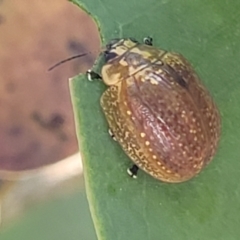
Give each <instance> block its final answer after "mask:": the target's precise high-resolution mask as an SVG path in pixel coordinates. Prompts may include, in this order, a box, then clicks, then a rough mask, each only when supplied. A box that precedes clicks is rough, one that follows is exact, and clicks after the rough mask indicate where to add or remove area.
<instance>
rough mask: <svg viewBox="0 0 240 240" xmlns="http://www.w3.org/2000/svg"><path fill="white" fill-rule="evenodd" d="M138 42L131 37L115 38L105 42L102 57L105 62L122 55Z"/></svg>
mask: <svg viewBox="0 0 240 240" xmlns="http://www.w3.org/2000/svg"><path fill="white" fill-rule="evenodd" d="M137 44H138V41H136V40H135V39H133V38H115V39H112V40H111V41H110V42H109V43H107V44H106V50H105V51H104V52H103V53H104V58H105V61H106V63H109V62H112V61H114V60H115V59H118V58H119V57H122V56H123V55H124V54H125V53H126V52H127V51H128V50H129V49H131V48H132V47H134V46H135V45H137Z"/></svg>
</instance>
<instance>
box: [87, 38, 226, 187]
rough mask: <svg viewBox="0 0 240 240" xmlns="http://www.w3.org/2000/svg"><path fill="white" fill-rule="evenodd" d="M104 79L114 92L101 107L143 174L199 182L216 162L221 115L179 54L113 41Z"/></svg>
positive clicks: (149, 43) (132, 173)
mask: <svg viewBox="0 0 240 240" xmlns="http://www.w3.org/2000/svg"><path fill="white" fill-rule="evenodd" d="M103 55H104V60H105V63H104V64H103V66H102V69H101V76H100V75H98V74H97V73H95V72H93V71H92V70H89V71H88V72H87V73H88V78H89V80H91V79H93V78H98V77H101V78H102V80H103V82H104V83H105V84H106V85H107V86H109V87H108V88H107V90H106V91H105V92H104V93H103V94H102V96H101V100H100V104H101V107H102V110H103V112H104V114H105V117H106V120H107V122H108V124H109V128H110V131H111V135H112V137H114V139H115V140H116V141H117V142H118V143H119V144H120V145H121V147H122V149H123V150H124V151H125V153H126V154H127V155H128V156H129V157H130V159H131V160H132V161H133V162H134V165H133V167H131V168H129V169H128V173H129V175H130V176H132V177H136V176H137V171H138V168H140V169H142V170H144V171H145V172H146V173H148V174H150V175H151V176H152V177H154V178H156V179H159V180H161V181H163V182H169V183H177V182H184V181H187V180H189V179H191V178H193V177H194V176H196V175H197V174H198V173H199V172H200V171H201V170H202V169H203V168H204V167H205V166H206V165H207V164H208V163H209V162H210V161H211V159H212V158H213V156H214V155H215V153H216V150H217V146H218V142H219V138H220V126H221V120H220V114H219V111H218V109H217V107H216V105H215V103H214V101H213V99H212V97H211V96H210V94H209V92H208V90H207V89H206V88H205V87H204V86H203V84H202V82H201V81H200V79H199V77H198V76H197V74H196V72H195V71H194V69H193V68H192V66H191V65H190V63H189V62H188V61H187V60H186V59H185V58H184V57H183V56H182V55H181V54H178V53H173V52H168V51H165V50H162V49H159V48H156V47H153V46H152V38H150V37H147V38H145V39H144V42H143V43H140V42H138V41H136V40H135V39H133V38H118V39H113V40H111V41H110V42H109V43H108V44H107V45H106V49H105V51H104V52H103Z"/></svg>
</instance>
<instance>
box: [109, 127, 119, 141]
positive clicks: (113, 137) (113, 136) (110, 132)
mask: <svg viewBox="0 0 240 240" xmlns="http://www.w3.org/2000/svg"><path fill="white" fill-rule="evenodd" d="M108 133H109V135H110V137H111V138H112V139H113V140H114V141H117V139H116V138H115V135H114V133H113V132H112V130H111V129H110V128H109V129H108Z"/></svg>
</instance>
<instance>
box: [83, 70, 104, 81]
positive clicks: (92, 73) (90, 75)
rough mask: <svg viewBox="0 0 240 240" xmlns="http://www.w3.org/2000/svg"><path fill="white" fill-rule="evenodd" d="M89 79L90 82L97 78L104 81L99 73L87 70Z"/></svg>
mask: <svg viewBox="0 0 240 240" xmlns="http://www.w3.org/2000/svg"><path fill="white" fill-rule="evenodd" d="M87 78H88V80H89V81H93V80H94V79H96V78H100V79H102V77H101V76H100V75H99V74H98V73H96V72H94V71H93V70H92V69H88V70H87Z"/></svg>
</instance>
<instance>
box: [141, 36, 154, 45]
mask: <svg viewBox="0 0 240 240" xmlns="http://www.w3.org/2000/svg"><path fill="white" fill-rule="evenodd" d="M143 42H144V43H145V44H146V45H149V46H152V45H153V44H152V42H153V39H152V38H151V37H145V38H144V39H143Z"/></svg>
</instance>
